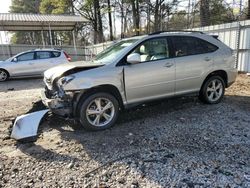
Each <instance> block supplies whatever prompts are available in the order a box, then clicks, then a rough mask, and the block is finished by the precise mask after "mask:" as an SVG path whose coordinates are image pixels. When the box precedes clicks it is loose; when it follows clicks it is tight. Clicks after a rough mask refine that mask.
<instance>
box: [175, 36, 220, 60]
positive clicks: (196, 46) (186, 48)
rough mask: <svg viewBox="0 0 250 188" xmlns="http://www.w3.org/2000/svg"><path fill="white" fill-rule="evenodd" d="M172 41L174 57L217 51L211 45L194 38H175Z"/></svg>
mask: <svg viewBox="0 0 250 188" xmlns="http://www.w3.org/2000/svg"><path fill="white" fill-rule="evenodd" d="M172 40H173V44H174V46H175V56H176V57H182V56H187V55H197V54H204V53H210V52H214V51H216V50H217V49H218V47H216V46H214V45H213V44H210V43H209V42H206V41H204V40H202V39H199V38H195V37H185V36H175V37H172Z"/></svg>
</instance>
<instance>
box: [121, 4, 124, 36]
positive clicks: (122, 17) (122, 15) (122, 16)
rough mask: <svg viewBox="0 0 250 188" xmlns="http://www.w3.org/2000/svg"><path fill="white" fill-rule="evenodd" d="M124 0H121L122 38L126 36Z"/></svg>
mask: <svg viewBox="0 0 250 188" xmlns="http://www.w3.org/2000/svg"><path fill="white" fill-rule="evenodd" d="M123 5H124V3H123V0H121V38H124V12H123V11H124V8H123Z"/></svg>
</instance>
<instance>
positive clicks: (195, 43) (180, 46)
mask: <svg viewBox="0 0 250 188" xmlns="http://www.w3.org/2000/svg"><path fill="white" fill-rule="evenodd" d="M170 38H171V40H172V44H173V46H174V55H175V58H174V59H175V63H176V87H175V90H176V91H175V92H176V95H178V94H184V93H192V92H196V91H199V90H200V86H201V84H202V81H203V77H204V74H206V73H207V72H208V71H209V70H210V69H211V70H212V68H213V56H214V53H215V51H216V50H217V49H218V47H217V46H215V45H213V44H211V43H209V42H207V41H205V40H203V39H200V38H198V37H193V36H172V37H170Z"/></svg>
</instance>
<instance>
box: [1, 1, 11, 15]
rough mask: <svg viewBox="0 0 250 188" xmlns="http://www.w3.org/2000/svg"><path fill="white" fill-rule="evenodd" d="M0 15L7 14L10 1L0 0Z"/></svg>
mask: <svg viewBox="0 0 250 188" xmlns="http://www.w3.org/2000/svg"><path fill="white" fill-rule="evenodd" d="M0 2H1V6H0V13H7V12H9V6H10V5H11V0H0Z"/></svg>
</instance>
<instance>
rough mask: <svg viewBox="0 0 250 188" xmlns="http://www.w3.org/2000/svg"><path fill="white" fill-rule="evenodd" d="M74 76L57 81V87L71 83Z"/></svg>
mask: <svg viewBox="0 0 250 188" xmlns="http://www.w3.org/2000/svg"><path fill="white" fill-rule="evenodd" d="M74 78H75V76H64V77H62V78H60V79H59V80H58V86H65V85H66V84H68V83H69V82H71V81H72V80H73V79H74Z"/></svg>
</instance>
